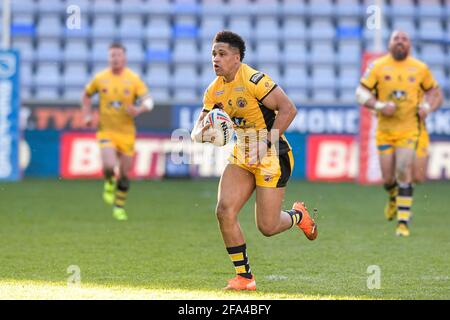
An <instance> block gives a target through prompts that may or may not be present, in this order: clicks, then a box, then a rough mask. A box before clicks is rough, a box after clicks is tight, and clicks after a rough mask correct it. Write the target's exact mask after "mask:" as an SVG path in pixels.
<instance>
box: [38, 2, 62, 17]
mask: <svg viewBox="0 0 450 320" xmlns="http://www.w3.org/2000/svg"><path fill="white" fill-rule="evenodd" d="M36 11H37V12H38V13H39V14H41V13H53V14H60V13H62V12H66V3H65V1H63V0H54V1H48V0H36Z"/></svg>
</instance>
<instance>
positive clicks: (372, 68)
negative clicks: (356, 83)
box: [360, 63, 378, 90]
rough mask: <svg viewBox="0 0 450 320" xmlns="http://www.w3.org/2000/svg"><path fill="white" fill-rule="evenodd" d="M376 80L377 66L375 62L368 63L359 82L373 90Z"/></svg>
mask: <svg viewBox="0 0 450 320" xmlns="http://www.w3.org/2000/svg"><path fill="white" fill-rule="evenodd" d="M377 82H378V68H377V65H376V64H375V63H372V64H370V65H369V66H368V67H367V68H366V71H365V72H364V75H363V76H362V78H361V80H360V83H361V84H362V85H363V86H364V87H366V88H367V89H369V90H373V89H374V88H375V86H376V85H377Z"/></svg>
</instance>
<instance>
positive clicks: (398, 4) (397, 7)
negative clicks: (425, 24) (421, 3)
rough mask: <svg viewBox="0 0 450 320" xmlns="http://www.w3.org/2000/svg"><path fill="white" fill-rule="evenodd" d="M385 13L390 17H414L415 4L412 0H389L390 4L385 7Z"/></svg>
mask: <svg viewBox="0 0 450 320" xmlns="http://www.w3.org/2000/svg"><path fill="white" fill-rule="evenodd" d="M386 9H387V15H388V16H391V17H392V19H397V18H398V17H414V16H415V15H416V12H417V11H416V6H415V4H414V0H391V6H390V7H389V6H388V7H386Z"/></svg>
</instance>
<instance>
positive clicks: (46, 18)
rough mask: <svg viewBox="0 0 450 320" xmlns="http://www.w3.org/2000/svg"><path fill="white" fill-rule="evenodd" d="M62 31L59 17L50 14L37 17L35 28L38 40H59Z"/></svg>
mask: <svg viewBox="0 0 450 320" xmlns="http://www.w3.org/2000/svg"><path fill="white" fill-rule="evenodd" d="M63 30H64V25H63V24H62V22H61V19H60V18H59V16H55V15H50V14H46V15H40V16H39V21H38V26H37V35H38V36H39V38H41V39H42V38H59V37H60V36H61V35H62V33H63V32H62V31H63Z"/></svg>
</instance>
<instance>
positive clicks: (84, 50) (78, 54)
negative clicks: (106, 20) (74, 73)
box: [63, 39, 89, 63]
mask: <svg viewBox="0 0 450 320" xmlns="http://www.w3.org/2000/svg"><path fill="white" fill-rule="evenodd" d="M63 59H64V61H65V62H66V63H70V62H86V61H89V47H88V44H87V41H86V40H84V39H71V40H70V41H66V46H65V48H64V58H63Z"/></svg>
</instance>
